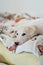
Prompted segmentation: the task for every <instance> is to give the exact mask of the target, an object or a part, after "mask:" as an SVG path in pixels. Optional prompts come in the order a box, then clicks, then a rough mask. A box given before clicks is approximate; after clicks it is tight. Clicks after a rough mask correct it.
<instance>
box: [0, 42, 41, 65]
mask: <svg viewBox="0 0 43 65" xmlns="http://www.w3.org/2000/svg"><path fill="white" fill-rule="evenodd" d="M1 61H2V62H5V63H8V64H9V65H33V64H34V65H40V58H37V57H36V56H34V55H33V54H30V53H25V52H24V53H21V54H17V55H14V54H11V53H10V52H9V51H8V50H7V49H6V48H5V46H4V45H3V44H2V42H0V62H1Z"/></svg>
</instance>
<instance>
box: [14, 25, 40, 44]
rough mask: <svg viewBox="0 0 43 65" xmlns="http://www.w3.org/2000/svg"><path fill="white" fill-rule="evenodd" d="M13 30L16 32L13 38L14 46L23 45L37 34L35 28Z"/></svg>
mask: <svg viewBox="0 0 43 65" xmlns="http://www.w3.org/2000/svg"><path fill="white" fill-rule="evenodd" d="M14 30H15V32H16V34H15V37H14V39H15V40H14V41H15V44H16V45H19V44H23V43H24V42H26V41H28V40H29V39H30V38H32V37H33V36H34V35H37V34H38V33H39V32H38V28H37V26H16V27H15V28H14Z"/></svg>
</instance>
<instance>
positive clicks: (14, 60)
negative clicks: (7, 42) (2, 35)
mask: <svg viewBox="0 0 43 65" xmlns="http://www.w3.org/2000/svg"><path fill="white" fill-rule="evenodd" d="M8 16H9V15H8ZM8 16H3V17H4V18H8V19H9V17H10V19H11V18H12V19H13V20H14V19H15V20H16V22H18V19H19V20H21V19H24V18H26V17H27V14H26V17H24V16H21V17H20V16H18V15H17V17H18V19H16V18H13V17H11V15H10V16H9V17H8ZM19 17H20V18H19ZM28 17H29V19H36V18H38V17H31V16H30V15H28ZM26 19H28V18H26ZM6 20H7V19H6ZM0 21H1V22H2V21H3V20H0ZM4 21H5V19H4ZM5 22H6V21H5ZM5 22H4V23H5ZM2 30H3V26H2ZM0 62H2V63H6V64H7V65H40V58H39V57H37V56H35V55H33V54H31V53H26V52H22V53H19V54H12V53H11V52H10V51H9V50H8V49H7V48H6V47H5V46H4V45H3V42H1V41H0Z"/></svg>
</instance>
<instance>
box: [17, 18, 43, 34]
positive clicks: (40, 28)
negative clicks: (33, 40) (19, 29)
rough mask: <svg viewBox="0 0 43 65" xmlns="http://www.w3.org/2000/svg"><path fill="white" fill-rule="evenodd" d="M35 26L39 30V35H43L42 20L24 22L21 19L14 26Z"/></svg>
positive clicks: (24, 20)
mask: <svg viewBox="0 0 43 65" xmlns="http://www.w3.org/2000/svg"><path fill="white" fill-rule="evenodd" d="M32 25H35V26H37V27H38V28H39V33H41V34H43V18H39V19H36V20H26V19H23V20H21V21H20V22H18V23H17V24H16V26H32Z"/></svg>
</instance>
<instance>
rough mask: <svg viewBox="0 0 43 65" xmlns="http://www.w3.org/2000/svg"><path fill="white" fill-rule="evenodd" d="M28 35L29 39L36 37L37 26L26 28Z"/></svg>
mask: <svg viewBox="0 0 43 65" xmlns="http://www.w3.org/2000/svg"><path fill="white" fill-rule="evenodd" d="M28 33H29V35H30V37H32V36H34V35H37V34H38V33H39V29H38V27H37V26H29V27H28Z"/></svg>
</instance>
